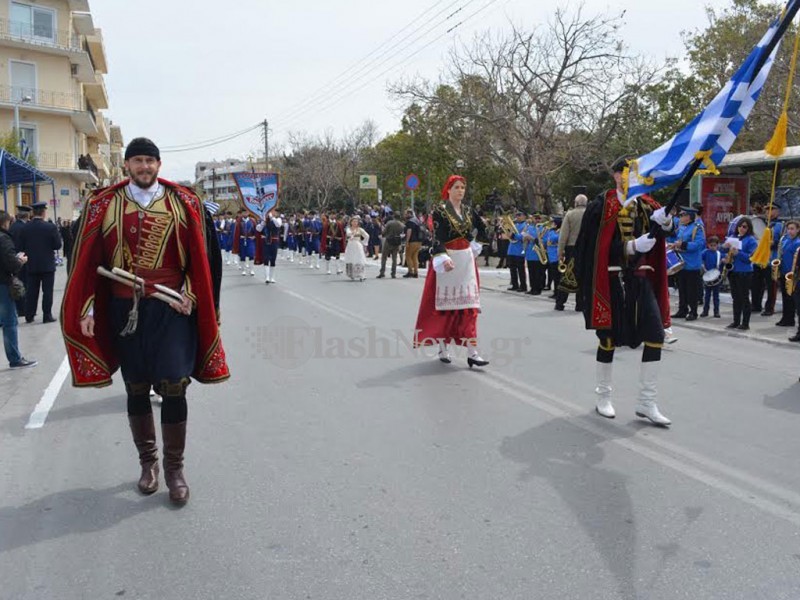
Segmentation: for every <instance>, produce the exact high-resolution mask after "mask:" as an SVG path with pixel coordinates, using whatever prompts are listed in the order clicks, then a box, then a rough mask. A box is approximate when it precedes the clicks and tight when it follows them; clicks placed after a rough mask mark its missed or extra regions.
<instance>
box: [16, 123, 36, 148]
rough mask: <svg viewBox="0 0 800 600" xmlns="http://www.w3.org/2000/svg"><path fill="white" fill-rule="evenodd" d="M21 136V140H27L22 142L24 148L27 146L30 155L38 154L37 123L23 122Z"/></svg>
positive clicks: (20, 128) (20, 130) (20, 129)
mask: <svg viewBox="0 0 800 600" xmlns="http://www.w3.org/2000/svg"><path fill="white" fill-rule="evenodd" d="M19 137H20V139H21V140H25V143H24V144H20V145H21V146H22V148H23V149H24V148H25V147H27V149H28V151H29V152H30V156H36V155H37V154H38V150H39V149H38V148H37V147H36V125H31V124H29V123H21V124H20V126H19Z"/></svg>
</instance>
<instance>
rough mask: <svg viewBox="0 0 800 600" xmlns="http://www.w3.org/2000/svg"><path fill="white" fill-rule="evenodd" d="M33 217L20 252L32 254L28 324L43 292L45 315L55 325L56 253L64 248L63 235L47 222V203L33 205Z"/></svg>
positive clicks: (27, 313)
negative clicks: (62, 244)
mask: <svg viewBox="0 0 800 600" xmlns="http://www.w3.org/2000/svg"><path fill="white" fill-rule="evenodd" d="M32 208H33V218H32V219H31V222H30V223H28V224H27V225H26V226H25V228H24V229H23V230H22V235H21V236H20V247H19V248H17V250H20V251H22V252H24V253H25V254H27V255H28V281H27V288H28V289H27V293H26V294H25V322H26V323H32V322H33V318H34V317H35V316H36V306H37V305H38V304H39V289H40V288H41V290H42V314H43V315H44V319H43V320H44V322H45V323H54V322H55V319H54V318H53V284H54V283H55V277H56V255H55V251H56V250H58V249H60V248H61V236H60V235H59V234H58V227H56V225H55V223H51V222H49V221H47V220H46V219H47V202H39V203H37V204H34V205H33V206H32Z"/></svg>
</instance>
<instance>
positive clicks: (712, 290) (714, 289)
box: [700, 235, 722, 319]
mask: <svg viewBox="0 0 800 600" xmlns="http://www.w3.org/2000/svg"><path fill="white" fill-rule="evenodd" d="M707 243H708V248H706V249H705V250H703V255H702V257H701V260H702V262H703V272H704V273H705V272H707V271H711V270H712V269H716V270H717V271H719V273H720V275H721V274H722V252H720V251H719V238H718V237H717V236H715V235H712V236H711V237H709V238H708V241H707ZM721 286H722V281H721V280H720V282H719V283H718V284H716V285H708V286H705V291H704V294H703V312H702V313H700V316H701V317H707V316H708V309H709V305H710V304H711V302H712V300H713V302H714V318H715V319H719V318H720V314H719V288H720V287H721Z"/></svg>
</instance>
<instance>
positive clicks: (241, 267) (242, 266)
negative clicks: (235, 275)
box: [239, 258, 247, 275]
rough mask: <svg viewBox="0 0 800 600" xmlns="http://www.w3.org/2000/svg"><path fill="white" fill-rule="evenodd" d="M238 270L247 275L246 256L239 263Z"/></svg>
mask: <svg viewBox="0 0 800 600" xmlns="http://www.w3.org/2000/svg"><path fill="white" fill-rule="evenodd" d="M239 270H240V271H241V272H242V275H247V259H246V258H245V259H244V260H243V261H242V262H240V263H239Z"/></svg>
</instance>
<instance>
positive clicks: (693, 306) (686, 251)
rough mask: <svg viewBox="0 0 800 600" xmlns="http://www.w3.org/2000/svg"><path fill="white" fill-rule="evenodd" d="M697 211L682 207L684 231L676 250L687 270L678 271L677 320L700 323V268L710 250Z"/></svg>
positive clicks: (681, 230)
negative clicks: (698, 311)
mask: <svg viewBox="0 0 800 600" xmlns="http://www.w3.org/2000/svg"><path fill="white" fill-rule="evenodd" d="M696 216H697V210H695V209H694V208H692V207H690V206H682V207H681V209H680V212H679V213H678V217H679V218H680V224H681V225H680V228H679V229H678V236H677V239H676V240H675V243H674V244H672V247H673V248H674V249H675V251H676V252H678V253H680V255H681V258H683V268H682V269H681V270H680V271H678V276H677V277H678V312H677V313H675V314H674V315H672V318H673V319H686V320H687V321H694V320H696V319H697V305H698V303H699V301H700V287H701V286H702V279H701V275H700V267H701V266H702V263H703V261H702V254H703V250H704V249H705V247H706V233H705V231H704V230H703V228H702V227H701V226H700V224H699V223H697V221H696V220H695V217H696Z"/></svg>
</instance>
